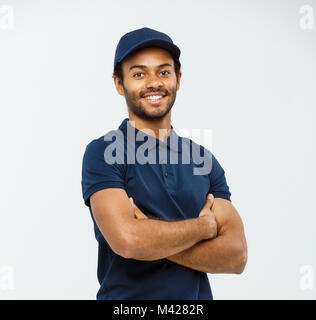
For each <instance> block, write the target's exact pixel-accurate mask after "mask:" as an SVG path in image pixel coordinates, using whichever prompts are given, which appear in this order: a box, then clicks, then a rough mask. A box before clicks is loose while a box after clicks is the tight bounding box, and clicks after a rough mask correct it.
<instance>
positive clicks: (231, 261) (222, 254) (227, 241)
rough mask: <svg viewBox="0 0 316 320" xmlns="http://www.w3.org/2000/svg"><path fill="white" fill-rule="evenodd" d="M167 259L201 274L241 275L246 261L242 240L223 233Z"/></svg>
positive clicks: (244, 246) (245, 249)
mask: <svg viewBox="0 0 316 320" xmlns="http://www.w3.org/2000/svg"><path fill="white" fill-rule="evenodd" d="M167 259H169V260H170V261H172V262H175V263H177V264H180V265H182V266H185V267H188V268H191V269H194V270H197V271H201V272H207V273H241V272H242V271H243V269H244V266H245V264H246V260H247V248H246V245H245V243H244V242H243V241H242V239H239V238H237V237H234V236H232V235H229V234H225V233H224V234H221V235H219V236H218V237H216V238H214V239H211V240H204V241H201V242H199V243H197V244H195V245H194V246H192V247H190V248H188V249H186V250H184V251H182V252H179V253H177V254H175V255H173V256H169V257H167Z"/></svg>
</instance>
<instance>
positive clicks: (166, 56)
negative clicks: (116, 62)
mask: <svg viewBox="0 0 316 320" xmlns="http://www.w3.org/2000/svg"><path fill="white" fill-rule="evenodd" d="M163 63H170V64H171V65H173V58H172V56H171V54H170V53H169V52H168V51H167V50H164V49H161V48H145V49H140V50H138V51H135V52H133V53H132V54H131V55H129V56H128V57H126V58H125V59H124V60H123V62H122V68H129V67H131V66H133V65H146V66H148V67H151V66H156V65H160V64H163Z"/></svg>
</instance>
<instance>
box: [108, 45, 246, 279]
mask: <svg viewBox="0 0 316 320" xmlns="http://www.w3.org/2000/svg"><path fill="white" fill-rule="evenodd" d="M135 66H137V67H135ZM122 72H123V82H122V81H120V79H119V78H117V77H115V76H114V83H115V86H116V90H117V92H118V93H119V94H120V95H122V96H124V97H125V99H126V104H127V107H128V114H129V120H130V121H134V126H135V127H136V128H137V129H138V130H143V131H144V132H146V133H147V134H151V135H154V136H156V138H157V139H161V140H166V139H167V137H168V134H169V132H170V128H171V126H170V123H171V109H172V106H173V104H174V101H175V99H176V92H177V91H178V90H179V87H180V79H181V75H182V74H181V72H180V74H179V77H178V78H177V77H176V74H175V71H174V61H173V59H172V57H171V55H170V54H169V52H167V51H165V50H163V49H160V48H146V49H143V50H140V51H138V52H136V53H134V54H133V55H130V56H128V57H127V58H126V59H124V60H123V62H122ZM148 94H155V95H159V94H161V95H164V96H165V97H164V98H163V99H162V101H161V103H158V104H151V103H149V102H148V101H147V100H145V99H144V96H145V95H148ZM148 129H150V130H151V131H148ZM159 129H165V130H166V131H165V132H166V134H165V136H159ZM130 201H131V205H132V208H133V209H134V215H135V218H136V219H137V220H142V219H148V218H147V216H146V215H145V214H144V213H143V212H141V210H140V209H139V208H138V207H137V206H136V205H135V204H134V202H133V201H132V199H131V198H130ZM201 214H203V215H208V216H209V218H210V219H213V220H214V221H216V222H215V223H216V224H217V236H216V237H214V238H212V239H208V240H203V241H200V242H198V243H196V244H194V245H193V246H192V247H190V248H187V249H185V250H183V251H181V252H178V253H177V254H174V255H171V256H168V257H167V259H169V260H170V261H173V262H175V263H178V264H180V265H183V266H185V267H188V268H191V269H194V270H198V271H201V272H208V273H237V274H239V273H242V272H243V270H244V267H245V265H246V262H247V242H246V238H245V233H244V227H243V223H242V220H241V218H240V215H239V214H238V212H237V210H236V208H235V207H234V206H233V204H232V203H231V202H230V201H228V200H225V199H222V198H215V199H212V204H211V206H210V207H209V208H207V209H205V210H204V211H203V212H202V213H201ZM201 214H200V215H201ZM163 240H164V239H161V241H163Z"/></svg>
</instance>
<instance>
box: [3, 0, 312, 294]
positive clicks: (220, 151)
mask: <svg viewBox="0 0 316 320" xmlns="http://www.w3.org/2000/svg"><path fill="white" fill-rule="evenodd" d="M304 5H307V6H308V7H307V9H308V10H307V11H306V10H305V9H306V7H305V9H304V8H303V9H302V6H304ZM1 8H2V9H1ZM8 8H9V11H10V10H11V9H12V12H11V13H12V14H11V13H9V16H8ZM10 8H11V9H10ZM311 9H314V16H315V9H316V1H315V0H306V1H299V0H288V1H286V0H283V1H282V0H273V1H272V0H270V1H266V0H265V1H263V0H261V1H259V0H257V1H250V0H249V1H236V0H231V1H227V0H226V1H223V0H222V1H206V0H205V1H202V0H199V1H184V0H181V1H178V0H177V1H165V0H162V1H159V2H158V3H157V2H154V1H137V0H135V1H132V2H131V1H91V0H90V1H88V0H86V1H83V0H81V1H74V0H73V1H71V0H67V1H56V0H54V1H52V0H46V1H22V0H20V1H17V0H16V1H12V0H6V1H4V0H0V22H1V19H2V24H1V28H0V106H1V116H0V135H1V160H0V161H1V162H0V177H1V183H0V188H1V189H0V194H1V201H0V299H95V294H96V291H97V289H98V283H97V278H96V265H97V242H96V241H95V238H94V234H93V225H92V221H91V218H90V216H89V211H88V208H87V207H85V206H84V204H83V201H82V195H81V185H80V181H81V161H82V156H83V152H84V148H85V146H86V145H87V144H88V143H89V142H90V141H91V140H92V139H93V138H97V137H99V136H101V135H103V134H105V133H106V132H107V131H108V130H110V129H114V128H117V127H118V125H119V124H120V123H121V121H122V120H123V118H125V117H127V108H126V105H125V100H124V98H123V97H121V96H119V95H118V94H117V93H116V91H115V88H114V84H113V80H112V78H111V74H112V65H113V58H114V51H115V48H116V45H117V42H118V40H119V38H120V37H121V36H122V35H123V34H124V33H126V32H128V31H131V30H133V29H136V28H141V27H144V26H147V27H151V28H154V29H158V30H160V31H163V32H166V33H167V34H169V35H170V36H171V37H172V38H173V40H174V41H175V43H176V44H177V45H179V47H180V48H181V50H182V55H181V63H182V72H183V76H182V82H181V88H180V90H179V91H178V96H177V100H176V103H175V105H174V107H173V111H172V124H173V126H174V128H175V130H176V131H177V130H178V131H179V130H180V129H183V128H187V129H197V128H198V129H211V130H212V135H213V139H212V149H213V150H212V151H213V153H214V154H215V156H216V157H217V158H218V160H219V161H220V163H221V165H222V166H223V168H224V169H225V172H226V177H227V180H228V184H229V186H230V188H231V192H232V202H233V204H234V205H235V207H236V208H237V210H238V211H239V213H240V215H241V217H242V219H243V222H244V225H245V230H246V236H247V240H248V248H249V259H248V264H247V266H246V269H245V271H244V273H243V274H242V275H211V274H209V279H210V283H211V286H212V290H213V294H214V298H215V299H268V298H271V299H315V298H316V288H315V285H316V284H315V279H314V274H315V272H314V270H315V269H316V257H315V241H316V236H315V222H316V218H315V214H316V205H315V189H316V188H315V186H316V183H315V179H316V170H315V163H316V151H315V136H316V129H315V118H316V112H315V107H316V95H315V93H316V90H315V89H316V87H315V83H316V61H315V60H316V31H315V22H314V21H313V20H312V17H313V15H312V14H311V12H312V13H313V11H311ZM1 10H2V11H1ZM307 18H308V19H309V20H308V21H307V20H306V19H307ZM4 19H7V20H6V21H7V22H6V21H4ZM314 19H315V18H314Z"/></svg>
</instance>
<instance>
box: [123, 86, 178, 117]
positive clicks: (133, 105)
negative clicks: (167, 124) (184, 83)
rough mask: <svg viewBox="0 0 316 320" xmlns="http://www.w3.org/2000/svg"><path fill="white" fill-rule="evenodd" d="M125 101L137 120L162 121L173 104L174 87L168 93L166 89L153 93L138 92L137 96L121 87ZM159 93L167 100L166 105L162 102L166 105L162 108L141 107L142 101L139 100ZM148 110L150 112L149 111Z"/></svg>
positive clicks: (174, 98) (159, 106) (174, 96)
mask: <svg viewBox="0 0 316 320" xmlns="http://www.w3.org/2000/svg"><path fill="white" fill-rule="evenodd" d="M123 89H124V94H125V100H126V104H127V107H128V108H129V109H130V110H131V111H132V112H133V113H134V114H135V115H136V116H137V117H139V118H141V119H144V120H154V119H157V120H158V119H162V118H164V117H165V116H166V115H167V114H168V113H169V112H170V110H171V109H172V107H173V105H174V102H175V100H176V96H177V90H176V87H174V88H172V89H171V90H170V91H168V90H166V89H158V90H155V91H146V92H140V93H139V94H137V93H134V92H130V91H128V90H127V89H126V87H125V86H124V85H123ZM155 92H161V93H163V94H165V95H166V97H165V98H166V99H168V103H167V104H166V102H163V104H166V105H165V106H164V107H162V106H161V105H158V106H148V107H147V108H146V107H145V106H144V105H143V101H142V99H141V98H143V97H144V95H145V94H147V93H155ZM149 109H150V110H149Z"/></svg>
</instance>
